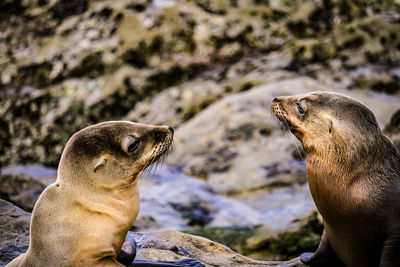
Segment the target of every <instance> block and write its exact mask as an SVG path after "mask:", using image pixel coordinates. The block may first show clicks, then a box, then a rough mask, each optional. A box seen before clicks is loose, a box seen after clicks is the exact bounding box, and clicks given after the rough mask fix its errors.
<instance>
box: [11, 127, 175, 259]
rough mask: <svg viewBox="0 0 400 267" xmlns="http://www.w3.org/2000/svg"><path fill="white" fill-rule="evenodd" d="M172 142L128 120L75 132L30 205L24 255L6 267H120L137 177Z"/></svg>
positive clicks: (135, 207)
mask: <svg viewBox="0 0 400 267" xmlns="http://www.w3.org/2000/svg"><path fill="white" fill-rule="evenodd" d="M135 140H140V143H139V145H138V146H137V149H135V150H134V151H133V152H129V151H128V147H129V145H131V144H132V143H133V142H134V141H135ZM171 142H172V133H171V131H170V130H169V129H168V128H167V127H165V126H150V125H144V124H138V123H132V122H127V121H114V122H104V123H100V124H96V125H93V126H90V127H87V128H85V129H83V130H81V131H79V132H77V133H75V134H74V135H73V136H72V137H71V139H70V140H69V141H68V143H67V145H66V147H65V149H64V152H63V154H62V156H61V160H60V164H59V168H58V177H57V180H56V182H55V183H54V184H52V185H50V186H49V187H47V188H46V190H45V191H44V192H43V193H42V195H41V196H40V198H39V200H38V202H37V203H36V206H35V207H34V210H33V213H32V220H31V228H30V232H31V236H30V245H29V249H28V251H27V252H26V253H25V254H22V255H20V256H19V257H17V258H16V259H14V260H13V261H12V262H11V263H9V265H8V266H123V265H121V264H120V263H119V262H117V260H116V258H117V256H118V255H119V252H120V249H121V246H122V244H123V242H124V240H125V236H126V234H127V232H128V230H129V228H130V227H131V226H132V224H133V222H134V221H135V219H136V216H137V214H138V212H139V191H138V186H137V179H138V177H140V175H141V173H142V171H143V169H144V168H146V167H148V166H149V165H151V163H153V162H154V161H156V160H157V159H158V158H159V157H160V156H161V155H162V154H164V153H165V152H166V151H167V150H168V149H169V147H170V144H171Z"/></svg>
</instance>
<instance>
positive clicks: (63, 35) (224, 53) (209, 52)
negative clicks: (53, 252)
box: [0, 0, 400, 259]
mask: <svg viewBox="0 0 400 267" xmlns="http://www.w3.org/2000/svg"><path fill="white" fill-rule="evenodd" d="M399 14H400V5H399V2H398V1H395V0H384V1H369V0H336V1H333V0H295V1H286V0H269V1H261V0H235V1H230V0H219V1H204V0H179V1H178V0H168V1H160V0H144V1H142V0H140V1H138V0H129V1H122V0H118V1H113V0H103V1H87V0H72V1H67V2H66V1H61V0H52V1H48V0H40V1H37V0H35V1H19V0H6V1H2V2H1V3H0V124H1V125H2V127H1V128H0V167H2V168H1V179H0V181H1V186H0V192H1V197H2V198H4V199H8V200H10V201H13V203H16V204H18V205H20V206H21V207H23V208H24V209H26V210H30V209H31V207H32V205H33V203H34V201H35V200H36V198H37V194H38V193H39V192H40V191H41V190H42V188H43V186H46V185H48V184H49V183H51V182H52V181H54V179H55V177H56V170H55V169H54V167H55V166H57V164H58V160H59V157H60V155H61V152H62V149H63V147H64V145H65V143H66V142H67V140H68V139H69V137H70V136H71V135H72V133H73V132H75V131H77V130H79V129H81V128H83V127H86V126H87V125H89V124H93V123H97V122H100V121H104V120H111V119H118V120H119V119H127V120H133V121H140V122H144V123H150V124H168V125H171V126H173V127H174V128H175V130H176V131H175V132H176V140H175V150H174V151H173V152H172V153H171V155H170V157H169V159H168V166H166V167H164V168H162V169H160V170H159V171H158V172H157V173H156V175H151V176H150V177H149V178H145V179H142V181H141V193H142V195H141V203H142V208H141V213H140V215H139V217H138V220H137V222H136V224H135V226H134V229H135V230H139V231H150V230H154V229H163V230H167V229H170V230H180V231H188V232H190V233H196V234H199V235H203V236H206V237H208V238H210V239H215V240H218V241H220V242H223V243H224V244H226V245H229V246H230V247H231V248H233V249H234V250H236V251H238V252H240V253H244V254H246V255H248V256H251V257H253V258H257V259H288V258H292V257H295V256H297V255H299V253H300V252H301V251H305V250H313V249H315V246H316V245H317V243H318V237H319V234H320V233H321V227H320V226H321V224H320V221H319V220H318V219H316V215H315V213H313V212H312V211H313V210H314V209H315V206H314V204H313V202H312V199H311V196H310V194H309V192H308V186H307V183H306V177H305V172H304V170H305V166H304V159H305V157H306V155H304V152H303V151H302V150H301V147H300V145H299V143H298V142H297V141H296V140H295V138H293V137H292V136H291V135H289V134H286V133H284V132H282V131H281V130H280V128H279V126H278V125H277V124H276V123H275V121H274V119H273V116H272V115H271V113H270V111H269V109H270V102H271V100H272V99H273V97H275V96H278V95H283V94H296V93H301V92H305V91H311V90H334V91H338V92H342V93H345V94H348V95H350V96H353V97H356V98H358V99H360V100H362V101H363V102H364V103H366V104H367V105H368V106H369V107H370V108H371V109H372V111H373V112H374V113H375V115H376V116H377V118H378V121H379V123H380V126H381V127H382V129H384V132H385V134H387V135H388V136H389V137H390V138H391V139H392V140H393V141H394V143H395V145H396V146H397V147H398V148H400V137H399V126H398V125H399V111H398V109H399V103H400V90H399V89H400V85H399V84H400V83H399V81H400V80H399V79H400V65H399V62H400V52H399V51H400V50H399V47H400V23H399V22H400V16H399ZM32 163H35V164H37V165H28V166H23V167H22V166H21V165H20V164H32ZM10 164H17V165H11V166H10ZM43 164H44V165H46V166H50V168H48V167H44V165H43ZM21 173H22V174H23V175H21ZM24 175H25V176H24ZM10 178H12V179H10ZM310 212H311V213H310ZM310 214H311V215H310ZM0 217H2V216H0ZM18 251H19V248H18V247H16V248H15V253H18Z"/></svg>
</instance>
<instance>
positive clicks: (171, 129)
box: [168, 126, 174, 135]
mask: <svg viewBox="0 0 400 267" xmlns="http://www.w3.org/2000/svg"><path fill="white" fill-rule="evenodd" d="M168 130H169V131H170V132H171V134H172V135H174V129H173V128H172V127H171V126H168Z"/></svg>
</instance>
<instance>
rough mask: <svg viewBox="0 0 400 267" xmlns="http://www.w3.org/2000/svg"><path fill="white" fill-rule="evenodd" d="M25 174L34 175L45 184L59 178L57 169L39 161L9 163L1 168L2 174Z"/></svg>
mask: <svg viewBox="0 0 400 267" xmlns="http://www.w3.org/2000/svg"><path fill="white" fill-rule="evenodd" d="M19 173H20V174H24V175H28V176H30V177H32V178H33V179H35V180H36V181H38V182H40V183H41V184H43V185H44V186H48V185H50V184H51V183H53V182H54V181H55V180H56V178H57V169H55V168H52V167H47V166H44V165H42V164H39V163H32V164H28V165H9V166H6V167H4V168H2V169H1V174H19Z"/></svg>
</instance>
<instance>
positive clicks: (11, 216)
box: [0, 200, 305, 267]
mask: <svg viewBox="0 0 400 267" xmlns="http://www.w3.org/2000/svg"><path fill="white" fill-rule="evenodd" d="M0 212H1V214H2V216H0V230H1V231H0V252H1V253H0V255H1V256H0V265H1V266H4V265H6V264H7V263H8V262H10V261H11V260H12V259H13V258H15V257H17V256H18V255H19V254H21V253H24V252H25V251H26V250H27V249H28V245H29V223H30V214H29V213H27V212H25V211H23V210H21V209H20V208H18V207H16V206H14V205H13V204H11V203H9V202H7V201H4V200H0ZM128 234H131V235H133V237H134V238H135V240H136V242H137V255H136V259H137V260H151V261H174V260H179V259H183V258H194V259H197V260H200V261H202V262H203V263H205V264H206V266H282V267H283V266H286V267H289V266H290V267H294V266H305V265H303V264H301V263H300V262H299V260H298V259H294V260H292V261H287V262H276V261H257V260H253V259H250V258H248V257H245V256H242V255H240V254H238V253H236V252H233V251H232V250H231V249H229V248H228V247H226V246H224V245H221V244H218V243H216V242H213V241H211V240H209V239H206V238H203V237H199V236H194V235H189V234H184V233H181V232H177V231H165V230H160V231H151V232H137V233H132V232H130V233H128Z"/></svg>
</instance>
